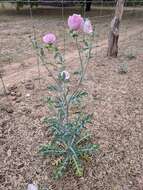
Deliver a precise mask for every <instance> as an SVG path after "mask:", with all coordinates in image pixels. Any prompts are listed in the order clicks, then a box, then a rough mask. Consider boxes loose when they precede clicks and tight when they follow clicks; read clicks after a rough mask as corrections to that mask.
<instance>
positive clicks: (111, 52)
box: [107, 0, 125, 57]
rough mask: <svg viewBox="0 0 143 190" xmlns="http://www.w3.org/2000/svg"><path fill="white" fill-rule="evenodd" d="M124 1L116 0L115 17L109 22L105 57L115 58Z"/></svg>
mask: <svg viewBox="0 0 143 190" xmlns="http://www.w3.org/2000/svg"><path fill="white" fill-rule="evenodd" d="M124 2H125V0H117V4H116V9H115V16H114V18H113V19H112V21H111V26H110V32H109V38H108V51H107V55H108V56H112V57H117V54H118V39H119V28H120V22H121V19H122V15H123V10H124Z"/></svg>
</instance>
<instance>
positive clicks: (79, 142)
mask: <svg viewBox="0 0 143 190" xmlns="http://www.w3.org/2000/svg"><path fill="white" fill-rule="evenodd" d="M90 137H91V134H89V133H87V132H86V133H84V135H83V136H81V138H80V139H79V140H78V141H77V142H76V145H78V144H81V143H83V142H84V141H85V140H88V139H89V138H90Z"/></svg>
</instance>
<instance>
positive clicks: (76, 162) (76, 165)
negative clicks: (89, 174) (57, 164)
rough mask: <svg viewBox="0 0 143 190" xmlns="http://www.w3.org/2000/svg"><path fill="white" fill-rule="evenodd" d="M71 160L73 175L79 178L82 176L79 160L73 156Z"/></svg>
mask: <svg viewBox="0 0 143 190" xmlns="http://www.w3.org/2000/svg"><path fill="white" fill-rule="evenodd" d="M72 160H73V165H74V168H75V174H76V175H77V176H79V177H81V176H83V167H82V165H81V163H80V160H79V158H78V157H77V156H76V155H73V156H72Z"/></svg>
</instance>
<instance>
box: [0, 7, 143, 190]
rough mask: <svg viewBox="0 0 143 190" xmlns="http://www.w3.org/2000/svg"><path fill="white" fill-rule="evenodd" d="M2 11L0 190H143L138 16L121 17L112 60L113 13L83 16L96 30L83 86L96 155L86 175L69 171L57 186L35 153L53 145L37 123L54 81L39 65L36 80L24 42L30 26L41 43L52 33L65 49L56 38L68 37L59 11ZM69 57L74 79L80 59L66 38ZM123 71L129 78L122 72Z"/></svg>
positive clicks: (142, 59) (142, 26)
mask: <svg viewBox="0 0 143 190" xmlns="http://www.w3.org/2000/svg"><path fill="white" fill-rule="evenodd" d="M0 11H1V12H0V31H1V32H0V70H1V73H2V75H3V80H4V83H5V85H6V88H7V91H8V95H7V96H5V94H4V90H3V88H2V84H0V155H1V156H0V189H1V190H15V189H16V190H24V189H26V186H27V184H28V183H29V182H31V181H32V182H35V183H37V184H38V185H39V186H40V187H42V188H44V187H48V188H49V189H50V190H143V15H142V10H141V11H139V10H138V11H134V10H132V11H128V12H125V16H124V18H123V22H122V26H121V36H120V43H119V47H120V49H119V56H118V58H116V59H115V58H107V57H106V51H107V35H108V30H109V23H110V20H111V15H112V12H111V10H109V11H107V10H106V11H102V10H100V11H98V10H96V11H95V10H93V11H92V12H91V13H89V15H88V16H89V17H90V18H91V20H92V21H93V22H94V23H95V24H96V40H95V48H94V50H93V58H92V60H91V63H90V66H89V68H88V72H87V76H86V80H85V83H84V85H83V87H84V88H85V89H86V90H87V91H88V92H89V97H88V101H87V100H86V101H85V106H86V109H87V112H92V113H94V119H93V127H91V128H90V130H91V131H92V133H93V137H94V138H93V141H94V142H95V143H98V144H100V149H99V150H98V152H97V154H96V155H94V156H93V157H92V159H91V161H89V162H87V163H86V165H85V175H84V177H82V178H77V177H74V175H73V172H72V171H69V172H68V173H67V174H66V175H65V176H64V177H63V179H61V180H60V181H54V180H53V179H52V177H51V176H52V168H53V167H54V166H52V165H51V162H50V159H49V158H46V159H45V158H43V157H41V156H40V155H39V154H38V153H37V152H38V149H39V146H40V145H41V144H44V143H46V142H48V141H49V140H50V136H49V132H48V129H47V127H46V126H44V125H43V123H42V121H43V118H44V117H45V116H46V115H50V114H51V112H50V110H48V108H47V106H46V105H45V103H43V98H44V97H45V96H46V95H49V93H48V92H47V85H48V83H49V82H51V81H52V79H51V78H50V76H49V75H48V74H47V72H46V71H45V69H44V68H43V67H42V66H40V75H41V76H40V81H39V74H38V68H37V58H36V56H35V54H34V51H33V50H32V46H31V42H30V38H29V37H30V36H32V35H33V29H32V23H34V25H35V28H36V35H37V38H38V39H39V40H41V37H42V36H43V35H44V34H45V33H47V32H53V31H54V32H55V33H56V35H57V37H58V39H60V40H59V41H58V45H59V46H60V48H61V49H63V41H62V40H61V39H62V38H63V32H67V31H66V30H65V29H64V28H65V27H64V26H65V25H64V23H63V20H62V16H61V10H60V9H57V10H55V9H51V8H50V9H44V10H42V9H38V10H34V12H33V13H34V16H33V20H31V19H30V17H29V12H28V11H27V10H22V11H21V12H19V13H16V12H15V10H13V9H9V10H5V11H4V10H0ZM73 12H79V10H78V9H77V10H74V9H66V10H65V14H64V16H65V21H66V18H67V16H68V15H69V14H72V13H73ZM105 14H106V16H105V17H103V15H105ZM99 16H100V17H99ZM66 52H67V55H66V62H67V68H68V70H69V72H70V73H71V78H72V76H73V75H72V73H73V71H74V70H75V68H76V67H77V64H78V59H77V55H76V51H75V48H74V45H73V43H72V42H71V39H70V38H68V37H67V34H66ZM123 66H125V67H127V73H124V74H121V73H120V71H121V68H122V67H123ZM39 82H40V83H39ZM74 83H76V81H75V79H74V76H73V84H74ZM50 95H51V94H50Z"/></svg>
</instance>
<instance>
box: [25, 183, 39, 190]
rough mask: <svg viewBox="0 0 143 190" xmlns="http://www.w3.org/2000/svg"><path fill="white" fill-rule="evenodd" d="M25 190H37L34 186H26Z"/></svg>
mask: <svg viewBox="0 0 143 190" xmlns="http://www.w3.org/2000/svg"><path fill="white" fill-rule="evenodd" d="M27 190H38V186H37V185H35V184H28V186H27Z"/></svg>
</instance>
